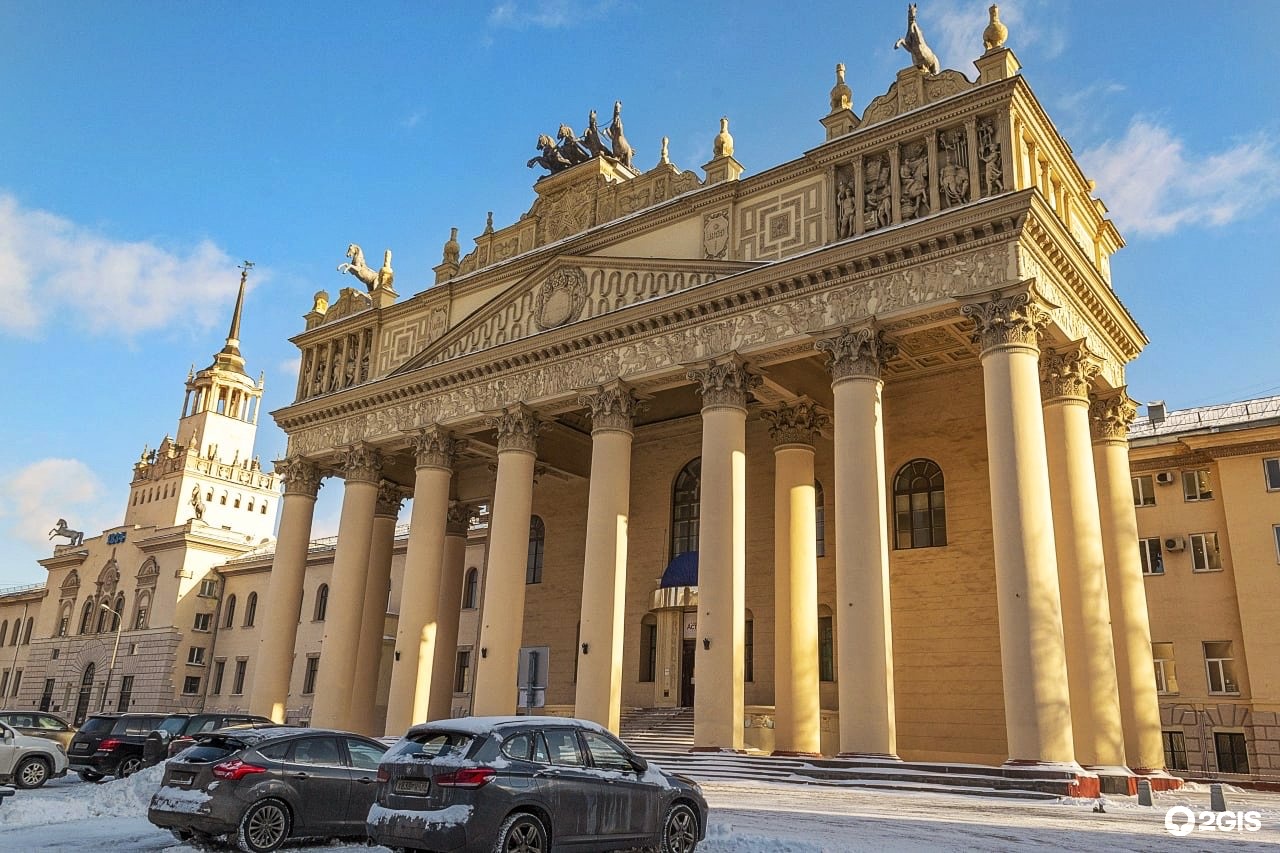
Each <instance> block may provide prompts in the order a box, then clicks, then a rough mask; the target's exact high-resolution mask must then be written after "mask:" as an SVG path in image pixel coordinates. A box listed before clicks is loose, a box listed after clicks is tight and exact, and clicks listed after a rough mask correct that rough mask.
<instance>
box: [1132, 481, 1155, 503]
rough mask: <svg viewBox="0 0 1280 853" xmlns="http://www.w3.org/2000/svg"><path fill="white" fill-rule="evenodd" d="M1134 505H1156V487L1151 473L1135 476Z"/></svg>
mask: <svg viewBox="0 0 1280 853" xmlns="http://www.w3.org/2000/svg"><path fill="white" fill-rule="evenodd" d="M1133 505H1134V506H1155V505H1156V487H1155V481H1154V480H1153V479H1152V477H1151V475H1150V474H1139V475H1138V476H1137V477H1134V478H1133Z"/></svg>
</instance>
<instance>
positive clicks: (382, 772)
mask: <svg viewBox="0 0 1280 853" xmlns="http://www.w3.org/2000/svg"><path fill="white" fill-rule="evenodd" d="M378 781H379V782H390V781H391V774H390V773H389V772H387V768H386V767H383V766H382V765H381V764H379V765H378Z"/></svg>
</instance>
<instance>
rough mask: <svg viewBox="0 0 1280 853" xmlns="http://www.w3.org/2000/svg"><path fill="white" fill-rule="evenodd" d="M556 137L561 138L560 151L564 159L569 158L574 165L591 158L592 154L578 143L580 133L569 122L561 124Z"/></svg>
mask: <svg viewBox="0 0 1280 853" xmlns="http://www.w3.org/2000/svg"><path fill="white" fill-rule="evenodd" d="M556 139H559V140H560V147H559V149H558V150H559V152H560V154H561V156H562V157H564V159H566V160H568V161H569V163H570V164H571V165H573V166H576V165H578V164H579V163H585V162H587V161H588V160H590V159H591V155H590V154H588V153H587V150H586V149H585V148H583V147H582V146H581V145H580V144H579V143H578V134H576V133H574V132H573V128H571V127H569V125H567V124H562V125H560V130H559V131H557V132H556Z"/></svg>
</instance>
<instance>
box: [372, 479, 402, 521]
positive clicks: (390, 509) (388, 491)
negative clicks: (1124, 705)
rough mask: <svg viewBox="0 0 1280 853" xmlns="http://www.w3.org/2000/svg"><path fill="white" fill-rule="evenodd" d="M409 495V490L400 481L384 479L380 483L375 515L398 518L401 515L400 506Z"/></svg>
mask: <svg viewBox="0 0 1280 853" xmlns="http://www.w3.org/2000/svg"><path fill="white" fill-rule="evenodd" d="M406 497H408V490H407V489H405V488H404V486H401V485H400V484H398V483H393V482H391V481H390V480H383V481H382V482H380V483H379V484H378V502H377V504H376V506H375V507H374V510H373V514H374V515H375V516H379V515H380V516H383V517H384V518H385V517H390V518H396V517H397V516H399V515H400V507H401V506H402V505H403V504H404V499H405V498H406Z"/></svg>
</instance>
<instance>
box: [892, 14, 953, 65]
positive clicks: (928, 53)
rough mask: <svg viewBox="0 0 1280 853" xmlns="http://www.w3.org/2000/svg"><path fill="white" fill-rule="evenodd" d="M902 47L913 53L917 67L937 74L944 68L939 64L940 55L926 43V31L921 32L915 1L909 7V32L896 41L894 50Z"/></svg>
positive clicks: (913, 62) (912, 57) (912, 58)
mask: <svg viewBox="0 0 1280 853" xmlns="http://www.w3.org/2000/svg"><path fill="white" fill-rule="evenodd" d="M900 47H901V48H904V49H905V50H906V51H907V53H909V54H911V63H912V64H913V65H914V66H915V67H916V68H921V69H923V70H925V71H927V72H929V73H930V74H937V73H938V72H940V71H941V70H942V66H940V65H939V64H938V57H936V56H934V54H933V51H932V50H930V49H929V45H927V44H925V43H924V33H922V32H920V25H919V24H917V23H916V4H915V3H912V4H911V5H910V6H908V7H907V34H906V35H905V36H903V37H902V38H900V39H898V40H897V41H896V42H894V45H893V49H894V50H897V49H898V48H900Z"/></svg>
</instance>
